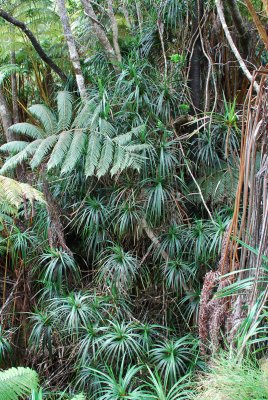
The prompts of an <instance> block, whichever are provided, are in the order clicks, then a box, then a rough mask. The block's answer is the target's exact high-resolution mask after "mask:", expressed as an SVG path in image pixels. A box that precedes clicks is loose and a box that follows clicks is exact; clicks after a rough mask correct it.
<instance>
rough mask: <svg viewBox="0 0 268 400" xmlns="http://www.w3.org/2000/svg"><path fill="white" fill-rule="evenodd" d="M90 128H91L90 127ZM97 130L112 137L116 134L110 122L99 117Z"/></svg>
mask: <svg viewBox="0 0 268 400" xmlns="http://www.w3.org/2000/svg"><path fill="white" fill-rule="evenodd" d="M91 129H93V128H92V127H91ZM99 130H100V133H101V134H102V135H104V136H109V137H114V136H115V134H116V130H115V128H114V127H113V125H112V124H110V122H109V121H106V120H105V119H102V118H101V119H99Z"/></svg>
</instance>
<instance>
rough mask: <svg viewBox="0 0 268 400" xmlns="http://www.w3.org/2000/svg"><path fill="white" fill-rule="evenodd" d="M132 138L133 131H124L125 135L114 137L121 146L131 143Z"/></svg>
mask: <svg viewBox="0 0 268 400" xmlns="http://www.w3.org/2000/svg"><path fill="white" fill-rule="evenodd" d="M131 138H132V133H131V132H127V133H124V134H123V135H118V136H116V138H114V142H115V143H118V144H119V145H121V146H124V145H126V144H129V142H130V141H131Z"/></svg>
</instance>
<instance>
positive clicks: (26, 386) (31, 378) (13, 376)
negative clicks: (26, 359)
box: [0, 367, 38, 400]
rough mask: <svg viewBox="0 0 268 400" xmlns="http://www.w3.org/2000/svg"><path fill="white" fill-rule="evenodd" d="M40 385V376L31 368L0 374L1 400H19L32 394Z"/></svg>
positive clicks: (11, 369)
mask: <svg viewBox="0 0 268 400" xmlns="http://www.w3.org/2000/svg"><path fill="white" fill-rule="evenodd" d="M37 385H38V375H37V373H36V372H35V371H33V370H32V369H30V368H22V367H18V368H10V369H8V370H6V371H3V372H0V398H1V400H18V399H19V398H20V397H22V396H23V397H25V396H27V395H30V394H31V391H32V390H36V389H37Z"/></svg>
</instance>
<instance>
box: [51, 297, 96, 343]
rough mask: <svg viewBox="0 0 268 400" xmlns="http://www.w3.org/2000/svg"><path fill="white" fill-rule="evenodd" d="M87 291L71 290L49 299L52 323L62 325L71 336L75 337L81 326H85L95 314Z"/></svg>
mask: <svg viewBox="0 0 268 400" xmlns="http://www.w3.org/2000/svg"><path fill="white" fill-rule="evenodd" d="M90 299H91V296H90V294H89V293H83V292H71V293H69V294H68V295H66V296H63V297H56V298H54V299H52V300H51V302H50V305H49V310H50V312H51V316H52V319H53V321H54V323H56V324H58V326H59V327H63V328H64V330H66V331H67V332H68V333H69V334H70V335H71V337H77V336H78V332H79V330H80V328H81V327H86V326H87V325H88V323H89V322H90V320H91V319H95V318H96V315H95V313H94V310H92V308H91V304H90Z"/></svg>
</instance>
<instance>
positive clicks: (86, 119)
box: [72, 99, 96, 129]
mask: <svg viewBox="0 0 268 400" xmlns="http://www.w3.org/2000/svg"><path fill="white" fill-rule="evenodd" d="M95 109H96V102H95V100H94V99H92V100H90V101H88V102H87V103H86V104H85V105H83V107H81V109H80V110H79V111H78V113H77V116H76V118H75V120H74V122H73V124H72V126H73V127H74V128H80V129H82V128H87V127H88V126H89V125H90V123H91V120H92V114H93V112H94V110H95Z"/></svg>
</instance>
